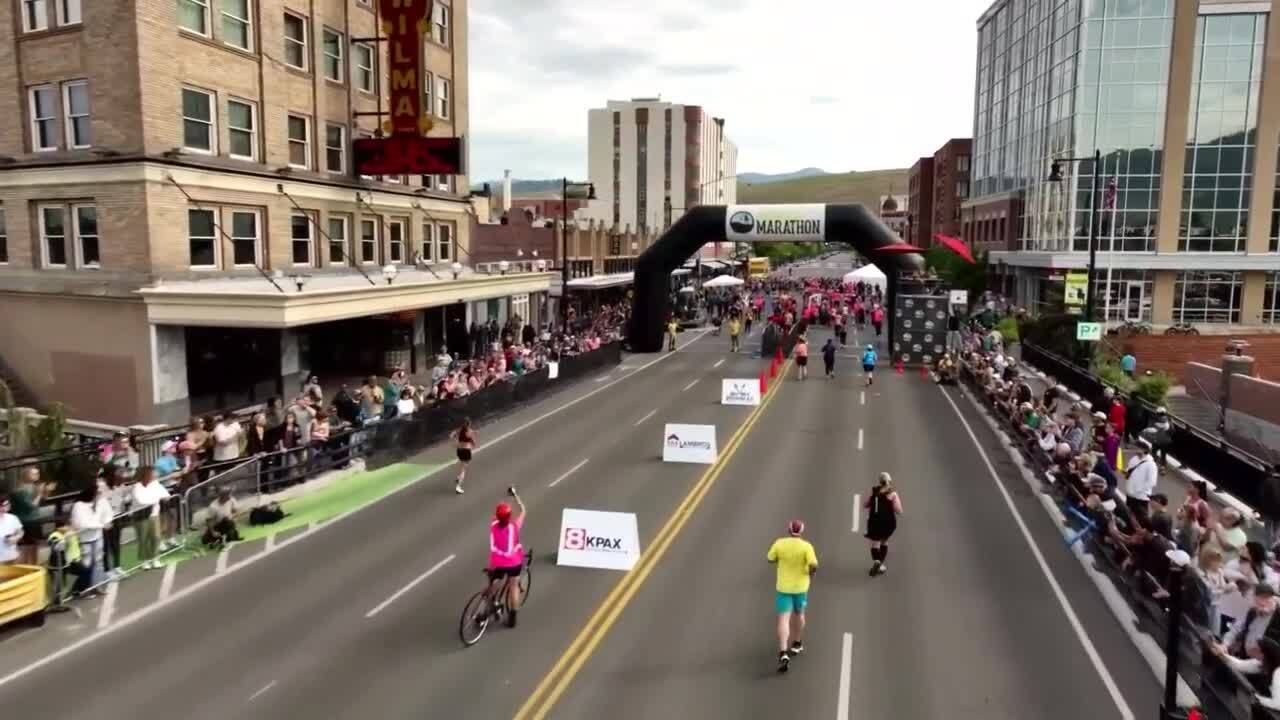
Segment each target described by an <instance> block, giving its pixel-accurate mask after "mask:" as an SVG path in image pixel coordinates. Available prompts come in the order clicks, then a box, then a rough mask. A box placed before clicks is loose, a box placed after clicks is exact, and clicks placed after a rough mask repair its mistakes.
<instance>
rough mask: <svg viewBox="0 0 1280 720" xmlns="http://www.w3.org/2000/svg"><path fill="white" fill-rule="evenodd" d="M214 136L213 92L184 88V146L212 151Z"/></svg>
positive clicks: (189, 148) (200, 150) (205, 151)
mask: <svg viewBox="0 0 1280 720" xmlns="http://www.w3.org/2000/svg"><path fill="white" fill-rule="evenodd" d="M213 137H214V133H213V93H210V92H205V91H204V90H192V89H191V88H183V89H182V147H184V148H186V149H188V150H194V151H196V152H202V153H212V152H213V151H214V147H215V146H214V142H213Z"/></svg>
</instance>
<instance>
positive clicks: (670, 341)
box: [667, 315, 680, 352]
mask: <svg viewBox="0 0 1280 720" xmlns="http://www.w3.org/2000/svg"><path fill="white" fill-rule="evenodd" d="M678 332H680V323H678V322H676V316H675V315H672V316H671V319H670V320H668V321H667V352H674V351H675V349H676V333H678Z"/></svg>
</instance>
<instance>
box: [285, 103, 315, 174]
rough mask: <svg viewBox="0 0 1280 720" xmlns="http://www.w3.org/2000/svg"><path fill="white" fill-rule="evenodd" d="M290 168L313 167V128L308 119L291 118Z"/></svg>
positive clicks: (294, 116)
mask: <svg viewBox="0 0 1280 720" xmlns="http://www.w3.org/2000/svg"><path fill="white" fill-rule="evenodd" d="M289 167H296V168H303V169H307V168H310V167H311V128H310V123H308V122H307V119H306V118H304V117H301V116H299V115H290V116H289Z"/></svg>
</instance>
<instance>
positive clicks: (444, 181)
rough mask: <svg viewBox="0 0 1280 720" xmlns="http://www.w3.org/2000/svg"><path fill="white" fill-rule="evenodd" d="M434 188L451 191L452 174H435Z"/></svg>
mask: <svg viewBox="0 0 1280 720" xmlns="http://www.w3.org/2000/svg"><path fill="white" fill-rule="evenodd" d="M435 178H436V189H437V190H443V191H445V192H453V176H452V175H436V176H435Z"/></svg>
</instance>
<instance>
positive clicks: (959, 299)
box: [951, 290, 969, 305]
mask: <svg viewBox="0 0 1280 720" xmlns="http://www.w3.org/2000/svg"><path fill="white" fill-rule="evenodd" d="M951 304H952V305H968V304H969V291H968V290H952V291H951Z"/></svg>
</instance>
